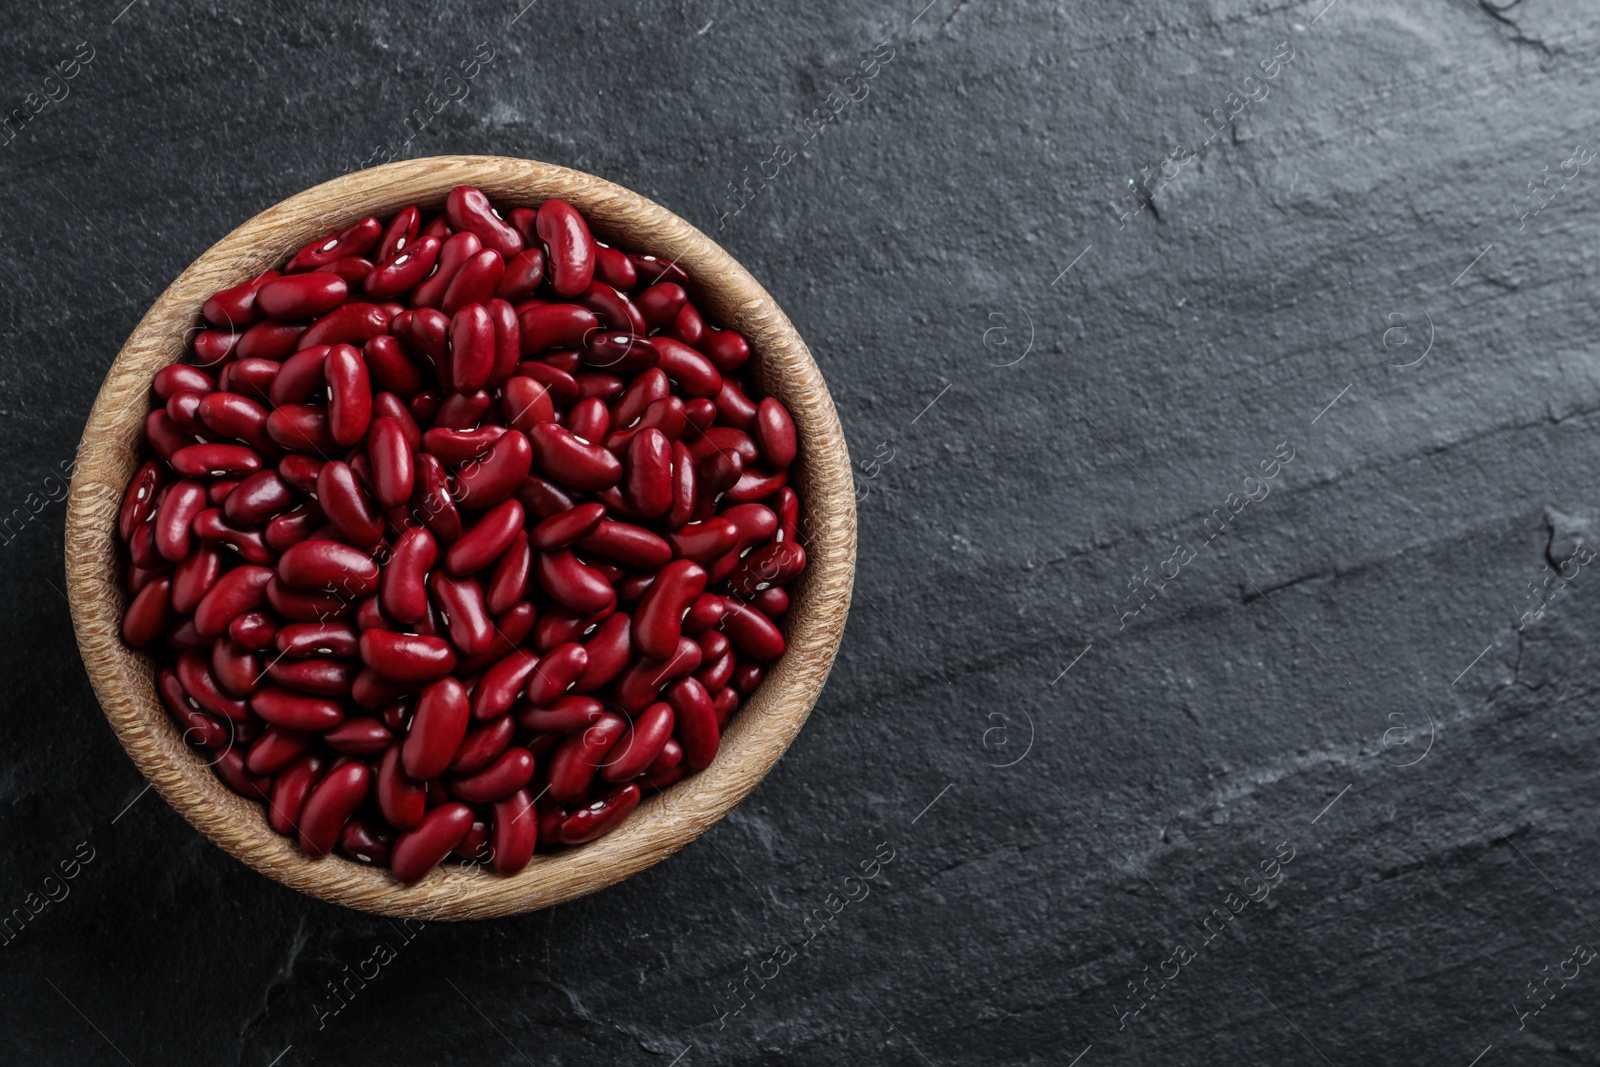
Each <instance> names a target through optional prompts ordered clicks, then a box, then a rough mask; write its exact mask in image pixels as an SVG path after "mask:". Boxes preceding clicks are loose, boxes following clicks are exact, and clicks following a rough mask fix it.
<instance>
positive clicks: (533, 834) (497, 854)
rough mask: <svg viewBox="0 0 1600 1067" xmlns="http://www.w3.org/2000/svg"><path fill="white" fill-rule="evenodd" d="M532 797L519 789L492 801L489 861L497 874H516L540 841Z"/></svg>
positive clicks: (530, 856)
mask: <svg viewBox="0 0 1600 1067" xmlns="http://www.w3.org/2000/svg"><path fill="white" fill-rule="evenodd" d="M535 810H536V809H535V807H534V801H533V794H532V793H530V792H528V790H526V789H519V790H517V791H516V792H515V793H513V794H511V795H510V796H509V797H507V798H505V799H504V800H499V801H496V802H495V805H494V826H493V828H492V830H491V832H490V838H489V840H490V844H491V846H492V858H491V860H490V862H491V863H492V864H493V865H494V869H495V871H496V872H498V873H500V874H516V873H517V872H518V871H520V870H522V869H523V868H524V867H526V866H527V865H528V861H529V860H530V859H532V858H533V849H534V845H535V844H536V843H537V842H538V839H539V820H538V817H537V816H536V814H535Z"/></svg>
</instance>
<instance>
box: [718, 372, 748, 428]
mask: <svg viewBox="0 0 1600 1067" xmlns="http://www.w3.org/2000/svg"><path fill="white" fill-rule="evenodd" d="M715 399H716V405H717V418H718V419H720V420H721V421H723V422H724V423H726V424H727V425H729V426H731V427H733V428H735V429H739V430H749V429H751V428H753V427H754V426H755V422H756V407H757V405H756V403H755V401H753V400H751V399H750V398H749V397H748V396H746V395H745V393H744V390H743V389H740V388H739V387H738V386H737V385H736V384H734V382H733V380H732V379H730V378H724V379H723V380H722V388H721V389H720V390H719V391H718V392H717V395H716V398H715Z"/></svg>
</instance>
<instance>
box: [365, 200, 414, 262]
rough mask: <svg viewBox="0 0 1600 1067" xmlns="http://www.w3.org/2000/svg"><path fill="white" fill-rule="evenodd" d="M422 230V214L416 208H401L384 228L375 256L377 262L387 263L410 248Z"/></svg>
mask: <svg viewBox="0 0 1600 1067" xmlns="http://www.w3.org/2000/svg"><path fill="white" fill-rule="evenodd" d="M421 229H422V212H421V211H418V210H417V209H416V208H415V207H403V208H401V209H400V210H399V212H398V213H396V215H395V217H394V218H392V219H390V220H389V225H388V226H386V227H384V230H383V236H382V237H380V238H379V239H378V249H377V252H376V253H375V254H374V255H375V258H376V259H377V261H378V262H379V263H387V262H389V260H391V259H393V258H394V257H395V256H397V255H399V254H400V253H401V252H404V251H405V250H406V249H407V248H410V247H411V244H412V242H413V241H415V240H416V239H417V234H418V233H419V232H420V231H421Z"/></svg>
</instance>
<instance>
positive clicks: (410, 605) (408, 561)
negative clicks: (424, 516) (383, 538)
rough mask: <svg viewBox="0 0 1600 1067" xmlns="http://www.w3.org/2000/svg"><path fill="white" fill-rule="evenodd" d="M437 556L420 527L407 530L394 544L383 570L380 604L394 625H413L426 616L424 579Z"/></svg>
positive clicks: (429, 537) (432, 542)
mask: <svg viewBox="0 0 1600 1067" xmlns="http://www.w3.org/2000/svg"><path fill="white" fill-rule="evenodd" d="M438 555H439V548H438V542H437V541H435V540H434V537H433V534H431V533H429V532H428V529H427V528H426V527H423V526H416V527H413V528H411V529H409V530H407V531H406V532H405V533H403V534H401V535H400V537H399V538H398V539H397V540H396V541H395V544H394V550H393V551H392V552H391V553H390V554H389V562H388V565H387V566H385V567H384V568H383V575H382V580H381V584H380V587H379V590H380V591H379V602H380V603H381V604H382V605H383V609H384V610H385V611H387V612H388V613H389V614H390V615H391V616H393V617H394V618H395V619H396V620H397V621H399V622H403V623H414V622H416V621H417V620H419V619H421V618H422V617H423V616H424V615H426V614H427V613H428V590H427V586H426V584H425V579H426V577H427V574H428V570H429V568H431V567H432V566H433V564H434V562H435V560H437V559H438Z"/></svg>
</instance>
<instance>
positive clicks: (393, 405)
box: [367, 338, 422, 458]
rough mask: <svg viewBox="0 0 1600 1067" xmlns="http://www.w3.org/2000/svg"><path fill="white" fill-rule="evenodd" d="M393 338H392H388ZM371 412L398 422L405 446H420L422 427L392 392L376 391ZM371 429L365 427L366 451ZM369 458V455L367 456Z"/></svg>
mask: <svg viewBox="0 0 1600 1067" xmlns="http://www.w3.org/2000/svg"><path fill="white" fill-rule="evenodd" d="M390 340H393V338H390ZM372 414H373V417H374V418H375V419H393V420H394V421H395V422H397V423H399V424H400V435H401V437H402V438H403V439H404V440H405V443H406V447H407V448H408V449H410V450H411V451H413V452H414V451H416V450H417V449H418V448H420V447H422V428H421V427H420V426H418V425H417V420H416V419H415V418H413V417H412V415H411V409H410V408H408V407H406V405H405V401H403V400H401V399H400V398H399V397H398V396H396V395H395V394H394V393H389V392H383V393H377V394H376V395H374V396H373V398H372ZM371 433H372V429H371V427H368V429H367V434H368V437H367V451H368V452H370V451H371V450H372V438H371ZM369 458H370V457H369Z"/></svg>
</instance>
